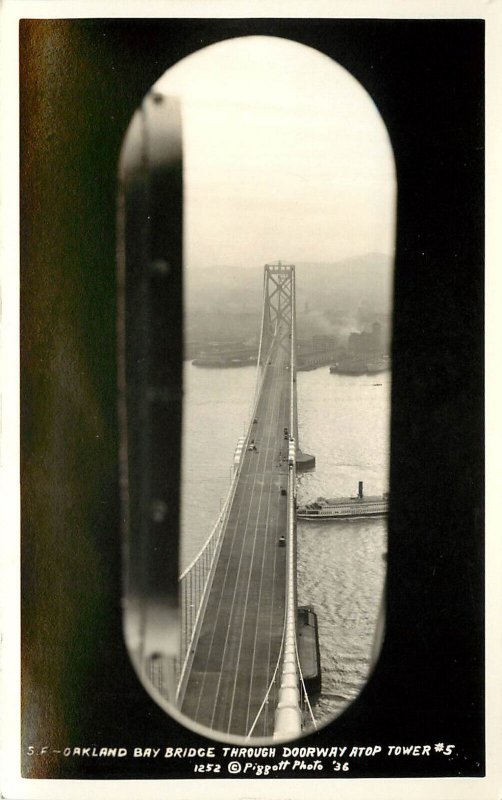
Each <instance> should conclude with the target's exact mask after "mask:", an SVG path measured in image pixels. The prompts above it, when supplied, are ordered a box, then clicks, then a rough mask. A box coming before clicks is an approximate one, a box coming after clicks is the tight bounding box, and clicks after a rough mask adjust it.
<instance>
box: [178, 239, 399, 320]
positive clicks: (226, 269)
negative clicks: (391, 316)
mask: <svg viewBox="0 0 502 800" xmlns="http://www.w3.org/2000/svg"><path fill="white" fill-rule="evenodd" d="M185 282H186V303H187V309H186V310H187V313H188V316H191V314H192V313H194V312H196V311H197V310H204V311H206V312H208V313H211V312H215V311H218V310H221V311H223V310H225V311H235V312H239V311H259V310H260V308H261V303H262V293H263V267H256V268H249V267H242V268H239V267H231V266H214V267H211V268H210V269H194V270H187V272H186V277H185ZM391 287H392V258H391V257H390V256H387V255H384V254H382V253H368V254H366V255H362V256H358V257H355V258H349V259H344V260H342V261H335V262H333V263H315V262H309V263H307V262H297V263H296V299H297V309H298V311H299V312H302V311H304V310H305V309H306V308H308V310H309V311H325V310H337V311H339V312H341V313H343V314H347V315H351V316H352V315H354V314H355V312H356V311H357V309H358V308H359V307H360V306H361V304H364V305H367V306H369V307H370V308H371V309H372V310H374V311H377V312H382V313H387V312H388V311H389V310H390V302H391Z"/></svg>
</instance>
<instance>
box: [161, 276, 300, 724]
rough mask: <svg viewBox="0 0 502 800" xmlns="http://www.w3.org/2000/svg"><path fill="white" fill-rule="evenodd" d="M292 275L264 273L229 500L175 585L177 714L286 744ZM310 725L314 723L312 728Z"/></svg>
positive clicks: (291, 634) (292, 701)
mask: <svg viewBox="0 0 502 800" xmlns="http://www.w3.org/2000/svg"><path fill="white" fill-rule="evenodd" d="M309 458H310V459H311V461H313V459H312V458H311V457H307V456H303V455H302V454H301V453H300V452H299V449H298V424H297V404H296V341H295V268H294V266H293V265H291V264H282V263H281V262H279V263H277V264H267V265H266V266H265V269H264V301H263V314H262V325H261V336H260V348H259V357H258V373H257V384H256V391H255V398H254V407H253V411H252V416H251V419H250V421H249V427H248V430H247V434H246V436H245V438H244V440H243V441H241V446H240V448H239V451H238V453H237V455H236V464H235V468H234V474H233V478H232V482H231V486H230V491H229V494H228V497H227V499H226V502H225V505H224V507H223V509H222V511H221V514H220V517H219V519H218V521H217V523H216V525H215V527H214V529H213V531H212V532H211V535H210V536H209V538H208V539H207V541H206V543H205V545H204V547H203V548H202V550H201V551H200V553H199V554H198V555H197V557H196V558H195V559H194V560H193V562H192V563H191V564H190V565H189V567H188V568H187V569H186V570H185V571H184V572H183V574H182V576H181V578H180V604H181V609H182V619H181V625H180V637H181V641H180V654H181V669H180V674H179V680H178V687H177V693H176V705H177V706H178V708H179V709H180V710H181V711H182V713H183V714H185V715H186V716H187V717H188V718H190V719H191V720H193V721H195V722H197V723H199V724H201V725H203V726H205V727H209V728H211V729H212V730H215V731H220V732H223V733H227V734H233V735H237V736H244V737H270V736H275V737H278V738H282V737H284V738H289V737H292V736H296V735H298V734H299V733H300V732H301V729H302V725H303V724H304V720H305V716H306V714H309V713H310V714H311V709H309V707H308V696H307V691H306V686H305V681H304V680H303V675H302V664H301V661H302V659H301V658H300V652H299V636H298V632H297V619H298V603H297V590H296V470H297V466H300V465H304V464H305V463H307V462H308V459H309ZM312 719H313V718H312Z"/></svg>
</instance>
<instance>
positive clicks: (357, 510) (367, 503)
mask: <svg viewBox="0 0 502 800" xmlns="http://www.w3.org/2000/svg"><path fill="white" fill-rule="evenodd" d="M388 510H389V495H388V493H386V494H383V495H381V496H376V495H368V496H367V497H365V496H364V493H363V482H362V481H359V488H358V492H357V496H356V497H336V498H334V499H333V500H326V498H324V497H318V498H317V500H315V501H314V502H313V503H307V504H306V505H304V506H298V508H297V517H298V519H311V520H320V519H351V518H356V517H381V516H384V515H385V514H387V512H388Z"/></svg>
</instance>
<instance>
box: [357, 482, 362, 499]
mask: <svg viewBox="0 0 502 800" xmlns="http://www.w3.org/2000/svg"><path fill="white" fill-rule="evenodd" d="M357 496H358V497H359V500H362V499H363V482H362V481H359V490H358V492H357Z"/></svg>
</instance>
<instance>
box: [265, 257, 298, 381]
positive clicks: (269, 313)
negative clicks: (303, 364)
mask: <svg viewBox="0 0 502 800" xmlns="http://www.w3.org/2000/svg"><path fill="white" fill-rule="evenodd" d="M295 292H296V289H295V266H294V264H283V263H282V262H281V261H278V262H277V263H274V264H265V268H264V273H263V314H262V323H261V334H260V349H259V354H258V365H259V366H260V367H262V366H263V365H264V364H266V363H267V360H268V353H269V350H270V345H271V343H272V341H273V340H274V338H275V337H276V336H277V335H278V337H279V338H278V341H279V344H280V346H281V347H283V348H284V349H285V350H286V352H288V353H289V351H290V334H291V333H292V330H293V329H294V326H295V322H296V320H295V301H296V298H295ZM276 341H277V339H276ZM295 358H296V357H295ZM295 366H296V364H294V365H293V369H294V368H295Z"/></svg>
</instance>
